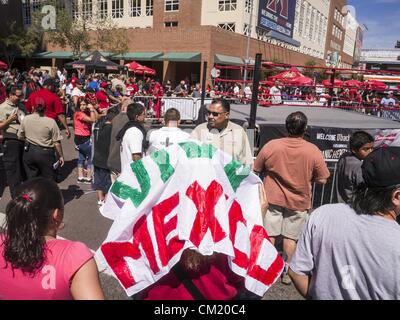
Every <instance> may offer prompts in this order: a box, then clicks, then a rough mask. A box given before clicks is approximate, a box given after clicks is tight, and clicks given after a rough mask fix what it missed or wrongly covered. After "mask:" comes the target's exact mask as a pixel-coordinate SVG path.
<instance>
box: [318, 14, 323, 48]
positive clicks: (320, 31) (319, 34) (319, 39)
mask: <svg viewBox="0 0 400 320" xmlns="http://www.w3.org/2000/svg"><path fill="white" fill-rule="evenodd" d="M323 24H324V18H323V17H322V15H321V16H320V20H319V30H318V43H319V44H321V42H322V31H323V29H324V26H323Z"/></svg>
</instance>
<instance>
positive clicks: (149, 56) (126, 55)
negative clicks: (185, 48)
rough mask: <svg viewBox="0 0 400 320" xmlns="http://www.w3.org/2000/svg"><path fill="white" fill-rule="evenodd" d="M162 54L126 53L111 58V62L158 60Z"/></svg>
mask: <svg viewBox="0 0 400 320" xmlns="http://www.w3.org/2000/svg"><path fill="white" fill-rule="evenodd" d="M162 54H163V53H162V52H128V53H124V54H118V55H115V56H113V57H112V59H113V60H115V59H120V60H139V61H152V60H159V59H158V58H159V57H160V56H162Z"/></svg>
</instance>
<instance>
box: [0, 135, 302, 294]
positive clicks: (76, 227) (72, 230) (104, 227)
mask: <svg viewBox="0 0 400 320" xmlns="http://www.w3.org/2000/svg"><path fill="white" fill-rule="evenodd" d="M63 150H64V155H65V161H66V163H65V166H64V168H63V170H62V175H63V181H62V182H61V183H60V184H59V186H60V188H61V191H62V193H63V196H64V199H65V216H64V222H65V229H64V230H62V231H61V232H60V233H59V236H61V237H62V238H65V239H69V240H74V241H82V242H84V243H85V244H86V245H88V246H89V248H90V249H92V250H93V251H96V250H97V249H98V248H99V246H100V245H101V243H102V242H103V240H104V239H105V238H106V236H107V233H108V230H109V228H110V226H111V224H112V221H111V220H108V219H106V218H104V217H103V216H102V215H101V214H100V212H99V210H98V206H97V199H96V194H95V192H94V191H93V190H92V189H91V186H90V185H85V184H77V182H76V178H77V172H76V168H75V167H76V158H77V151H76V150H75V149H74V144H73V139H72V138H71V139H70V140H67V139H65V140H64V141H63ZM1 179H4V177H3V176H2V177H1ZM9 200H10V196H9V192H8V188H6V189H5V190H4V193H3V196H2V198H1V200H0V212H5V209H6V205H7V203H8V201H9ZM2 219H4V214H1V213H0V225H1V223H2ZM100 277H101V281H102V285H103V289H104V292H105V295H106V297H107V299H113V300H123V299H127V296H126V294H125V292H124V291H123V290H122V288H121V287H120V286H119V284H118V282H117V281H116V280H115V279H114V278H113V277H111V276H109V275H107V274H105V273H104V272H101V273H100ZM264 298H265V299H277V300H282V299H301V296H300V295H299V294H298V293H297V292H296V290H295V288H294V286H293V285H290V286H286V285H283V284H281V283H277V284H275V285H274V286H273V287H272V288H271V289H270V290H269V291H268V293H267V294H266V295H265V297H264Z"/></svg>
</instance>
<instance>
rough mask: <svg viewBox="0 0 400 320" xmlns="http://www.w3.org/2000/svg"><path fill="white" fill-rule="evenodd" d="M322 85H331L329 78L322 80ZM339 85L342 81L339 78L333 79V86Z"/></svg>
mask: <svg viewBox="0 0 400 320" xmlns="http://www.w3.org/2000/svg"><path fill="white" fill-rule="evenodd" d="M322 85H323V86H325V87H330V86H331V80H324V81H322ZM341 85H343V81H341V80H339V79H335V80H334V81H333V86H334V87H340V86H341Z"/></svg>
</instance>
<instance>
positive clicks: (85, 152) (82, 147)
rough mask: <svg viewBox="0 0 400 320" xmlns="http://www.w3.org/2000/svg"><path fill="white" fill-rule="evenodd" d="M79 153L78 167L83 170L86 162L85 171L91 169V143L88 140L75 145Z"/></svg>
mask: <svg viewBox="0 0 400 320" xmlns="http://www.w3.org/2000/svg"><path fill="white" fill-rule="evenodd" d="M77 147H78V151H79V157H78V167H79V168H83V167H84V165H85V161H87V169H91V168H92V143H91V141H90V140H88V141H86V142H84V143H82V144H79V145H77Z"/></svg>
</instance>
